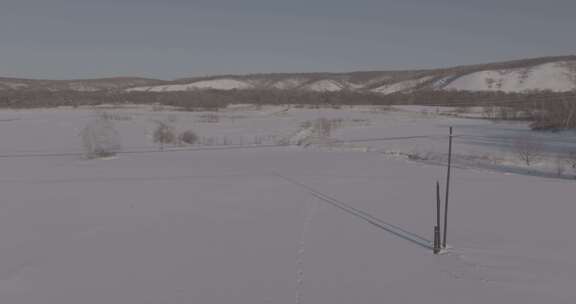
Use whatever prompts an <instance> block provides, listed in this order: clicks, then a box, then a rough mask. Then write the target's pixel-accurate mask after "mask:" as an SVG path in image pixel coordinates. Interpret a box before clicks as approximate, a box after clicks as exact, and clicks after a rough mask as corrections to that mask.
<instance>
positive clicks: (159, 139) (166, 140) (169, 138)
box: [153, 121, 177, 151]
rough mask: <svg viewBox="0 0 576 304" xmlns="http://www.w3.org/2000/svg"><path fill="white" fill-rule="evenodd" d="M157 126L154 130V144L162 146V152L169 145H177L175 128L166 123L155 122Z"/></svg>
mask: <svg viewBox="0 0 576 304" xmlns="http://www.w3.org/2000/svg"><path fill="white" fill-rule="evenodd" d="M155 122H156V124H157V126H156V129H155V130H154V134H153V136H154V142H155V143H158V144H160V151H164V146H165V145H167V144H174V143H176V139H177V138H176V130H175V129H174V127H173V126H172V125H170V124H168V123H167V122H164V121H155Z"/></svg>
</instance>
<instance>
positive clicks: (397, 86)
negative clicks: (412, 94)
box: [371, 76, 433, 94]
mask: <svg viewBox="0 0 576 304" xmlns="http://www.w3.org/2000/svg"><path fill="white" fill-rule="evenodd" d="M432 78H433V77H432V76H427V77H422V78H418V79H412V80H405V81H400V82H396V83H392V84H387V85H383V86H381V87H377V88H375V89H372V90H371V91H372V92H376V93H382V94H392V93H397V92H402V91H407V90H411V89H414V88H416V87H417V86H418V85H420V84H422V83H424V82H426V81H428V80H430V79H432Z"/></svg>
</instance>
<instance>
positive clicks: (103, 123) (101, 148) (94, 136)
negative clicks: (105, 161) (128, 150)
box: [80, 112, 122, 158]
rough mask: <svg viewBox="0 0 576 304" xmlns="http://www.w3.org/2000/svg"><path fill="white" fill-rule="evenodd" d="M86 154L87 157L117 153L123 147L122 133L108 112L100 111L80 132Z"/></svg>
mask: <svg viewBox="0 0 576 304" xmlns="http://www.w3.org/2000/svg"><path fill="white" fill-rule="evenodd" d="M80 136H81V137H82V144H83V148H84V154H85V156H86V157H87V158H101V157H109V156H113V155H115V154H116V153H117V152H119V151H120V150H121V148H122V145H121V140H120V134H119V133H118V131H116V129H115V127H114V123H112V121H111V120H110V119H109V115H107V114H106V113H104V112H102V113H98V114H97V117H96V119H94V120H93V121H91V122H89V123H88V124H87V125H86V127H84V129H82V131H81V132H80Z"/></svg>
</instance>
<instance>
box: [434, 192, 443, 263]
mask: <svg viewBox="0 0 576 304" xmlns="http://www.w3.org/2000/svg"><path fill="white" fill-rule="evenodd" d="M440 208H441V207H440V183H439V182H436V226H434V254H438V253H440V243H441V239H440Z"/></svg>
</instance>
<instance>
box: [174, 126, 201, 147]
mask: <svg viewBox="0 0 576 304" xmlns="http://www.w3.org/2000/svg"><path fill="white" fill-rule="evenodd" d="M178 140H179V142H181V143H185V144H189V145H193V144H195V143H196V142H197V141H198V135H196V133H194V132H193V131H192V130H187V131H184V132H182V133H181V134H180V135H179V136H178Z"/></svg>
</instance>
